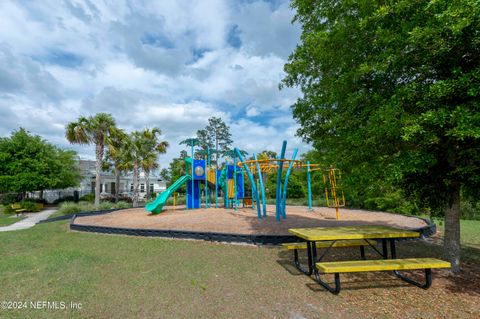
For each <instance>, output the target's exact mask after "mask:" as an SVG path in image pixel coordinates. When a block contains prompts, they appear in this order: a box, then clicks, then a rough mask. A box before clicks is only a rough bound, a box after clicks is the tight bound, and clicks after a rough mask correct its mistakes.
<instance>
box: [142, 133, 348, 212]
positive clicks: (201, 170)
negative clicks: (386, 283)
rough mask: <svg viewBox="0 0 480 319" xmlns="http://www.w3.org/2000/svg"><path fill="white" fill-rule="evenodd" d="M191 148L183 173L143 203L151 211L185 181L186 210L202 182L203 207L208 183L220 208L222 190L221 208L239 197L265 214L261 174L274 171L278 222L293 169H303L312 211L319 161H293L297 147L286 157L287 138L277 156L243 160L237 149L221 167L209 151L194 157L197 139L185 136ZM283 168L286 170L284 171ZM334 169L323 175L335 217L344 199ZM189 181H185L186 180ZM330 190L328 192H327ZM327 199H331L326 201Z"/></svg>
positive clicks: (197, 199)
mask: <svg viewBox="0 0 480 319" xmlns="http://www.w3.org/2000/svg"><path fill="white" fill-rule="evenodd" d="M184 142H185V143H184V144H187V145H188V146H190V147H191V154H192V155H191V156H192V157H191V158H185V166H186V174H185V175H184V176H182V177H181V178H179V179H178V180H177V181H175V182H174V183H173V184H172V185H171V186H170V187H168V189H167V190H165V191H164V192H162V193H161V194H160V195H159V196H157V198H156V199H155V200H154V201H153V202H151V203H148V204H147V205H146V210H147V211H150V212H152V214H158V213H160V212H161V211H162V209H163V206H164V205H165V203H166V201H167V200H168V198H169V197H170V196H171V195H172V194H174V193H175V191H177V190H178V189H179V188H180V187H181V186H182V185H183V184H187V199H186V204H187V205H186V206H187V209H197V208H200V207H201V205H202V201H201V197H202V196H201V195H202V194H201V193H202V191H201V186H202V183H203V184H204V194H205V196H204V198H205V200H204V207H205V208H209V207H211V203H210V200H209V199H210V196H208V192H209V186H210V187H212V188H213V187H214V189H215V207H216V208H218V207H219V190H221V191H222V193H223V207H224V208H233V209H235V210H237V208H238V207H239V206H240V200H243V206H244V207H245V206H246V205H248V206H250V205H251V207H252V209H255V208H256V210H257V217H258V219H263V218H266V217H267V204H266V191H265V185H264V183H263V177H264V175H266V174H272V173H275V172H276V174H277V178H276V180H277V182H276V193H275V199H276V204H275V217H276V220H277V221H280V220H281V219H285V218H286V197H287V189H288V181H289V177H290V175H291V172H292V171H293V170H299V169H306V173H307V185H308V209H309V210H310V211H311V210H312V190H311V176H310V175H311V172H312V171H316V170H320V169H321V168H320V164H310V163H309V162H307V163H302V161H300V160H296V156H297V153H298V149H294V150H293V154H292V158H291V159H287V158H285V153H286V148H287V141H283V143H282V149H281V152H280V155H279V156H278V157H277V158H272V159H257V155H256V154H253V160H245V159H244V156H243V154H242V152H241V151H240V150H239V149H238V148H234V150H232V151H229V152H227V153H225V163H224V165H223V166H222V167H220V168H217V167H212V166H211V165H210V155H211V152H210V150H206V151H205V152H204V154H205V159H192V158H194V146H196V145H198V144H197V143H198V140H196V139H187V140H186V141H184ZM284 169H285V170H286V172H285V174H284ZM336 171H338V170H336V169H334V168H333V167H332V168H330V170H329V172H331V173H329V175H328V176H329V178H328V183H327V180H326V179H325V178H324V184H325V192H326V199H327V206H330V205H329V203H330V202H332V206H330V207H335V209H336V217H337V219H339V211H338V208H339V207H342V206H345V198H344V196H343V192H342V199H343V202H342V204H340V202H339V199H338V198H337V188H338V186H337V179H336V173H335V172H336ZM246 178H248V180H249V182H250V183H249V184H250V188H251V190H250V192H248V193H250V194H251V196H246V194H247V192H246V190H245V180H246ZM187 182H188V183H187ZM328 189H330V191H328ZM329 198H331V200H330V201H329Z"/></svg>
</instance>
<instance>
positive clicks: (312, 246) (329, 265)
mask: <svg viewBox="0 0 480 319" xmlns="http://www.w3.org/2000/svg"><path fill="white" fill-rule="evenodd" d="M289 232H290V233H292V234H294V235H296V236H298V237H300V238H302V239H303V240H304V241H306V249H307V256H308V269H303V267H302V266H301V264H300V262H299V260H298V253H297V250H298V249H300V248H299V246H298V245H299V244H296V245H297V246H295V243H292V244H284V247H285V248H287V249H293V250H294V257H295V266H296V267H297V268H298V269H299V270H300V271H302V272H303V273H305V274H307V275H312V274H313V275H314V278H315V281H316V282H317V283H319V284H320V285H321V286H323V287H324V288H325V289H327V290H328V291H330V292H331V293H334V294H338V293H339V292H340V274H341V273H352V272H369V271H372V272H376V271H393V273H394V274H395V276H397V277H398V278H400V279H402V280H404V281H406V282H408V283H410V284H413V285H415V286H417V287H420V288H424V289H427V288H429V287H430V286H431V284H432V272H431V270H432V269H433V268H449V267H451V265H450V263H449V262H446V261H443V260H439V259H435V258H406V259H397V252H396V247H395V242H396V240H398V239H401V238H418V237H420V233H419V232H417V231H413V230H405V229H399V228H395V227H390V226H348V227H333V228H328V227H314V228H293V229H289ZM378 241H380V242H381V243H382V249H381V250H382V251H379V250H378V249H377V248H376V247H375V246H376V243H377V242H378ZM388 244H389V245H388ZM300 245H301V244H300ZM355 246H360V247H361V256H362V259H363V260H354V261H339V262H321V260H322V259H323V257H324V256H325V255H326V254H327V253H328V251H329V250H330V249H331V248H333V247H355ZM364 246H365V247H367V246H370V247H371V248H372V249H373V250H374V251H376V252H377V253H378V254H379V255H380V256H381V257H382V258H383V259H381V260H365V253H364V251H363V249H364ZM388 246H390V256H391V257H392V258H391V259H388V256H389V254H388ZM317 247H319V248H325V250H324V252H323V253H322V254H321V255H320V256H318V257H317ZM408 270H424V271H425V282H424V283H420V282H417V281H415V280H413V279H411V278H409V277H407V276H405V275H404V274H402V273H400V271H408ZM320 272H321V273H323V274H334V275H335V286H334V287H332V286H330V285H329V284H328V283H327V282H325V281H323V280H322V279H321V278H320Z"/></svg>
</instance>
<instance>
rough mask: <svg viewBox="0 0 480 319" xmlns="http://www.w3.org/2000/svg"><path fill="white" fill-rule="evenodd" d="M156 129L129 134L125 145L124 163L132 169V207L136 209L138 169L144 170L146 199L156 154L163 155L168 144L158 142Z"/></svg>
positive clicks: (157, 130) (158, 130)
mask: <svg viewBox="0 0 480 319" xmlns="http://www.w3.org/2000/svg"><path fill="white" fill-rule="evenodd" d="M159 135H161V131H160V129H158V128H153V129H145V130H143V131H135V132H132V133H131V134H130V139H129V141H128V143H127V145H126V162H127V163H128V164H129V166H130V167H131V168H132V169H133V207H138V199H139V198H138V195H139V189H138V186H139V183H138V180H139V175H140V168H142V169H143V170H144V173H145V179H146V183H147V197H148V196H149V193H150V190H149V188H150V171H151V170H152V169H153V168H155V167H157V165H158V164H157V158H158V155H157V154H158V153H165V152H166V149H167V147H168V142H166V141H159V140H158V136H159Z"/></svg>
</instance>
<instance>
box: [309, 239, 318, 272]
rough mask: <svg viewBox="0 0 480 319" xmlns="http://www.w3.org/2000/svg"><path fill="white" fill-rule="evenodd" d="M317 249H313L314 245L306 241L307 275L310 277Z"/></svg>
mask: <svg viewBox="0 0 480 319" xmlns="http://www.w3.org/2000/svg"><path fill="white" fill-rule="evenodd" d="M316 248H317V247H315V243H313V245H312V242H311V241H307V255H308V273H307V275H309V276H310V275H311V274H312V273H313V271H314V269H315V260H316V257H317V256H316V255H317V250H316ZM314 249H315V257H314V256H313V250H314Z"/></svg>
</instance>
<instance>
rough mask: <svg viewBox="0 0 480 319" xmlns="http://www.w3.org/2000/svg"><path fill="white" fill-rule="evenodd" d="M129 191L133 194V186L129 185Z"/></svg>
mask: <svg viewBox="0 0 480 319" xmlns="http://www.w3.org/2000/svg"><path fill="white" fill-rule="evenodd" d="M130 191H131V192H133V184H130Z"/></svg>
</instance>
